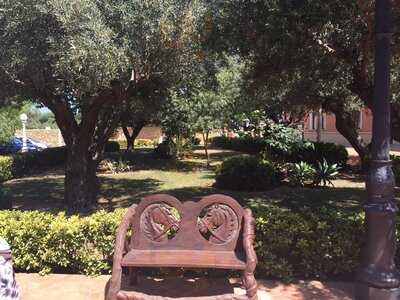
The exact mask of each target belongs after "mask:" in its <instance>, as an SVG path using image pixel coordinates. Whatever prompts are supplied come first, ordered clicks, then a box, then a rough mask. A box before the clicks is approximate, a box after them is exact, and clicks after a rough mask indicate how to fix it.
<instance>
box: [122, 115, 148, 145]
mask: <svg viewBox="0 0 400 300" xmlns="http://www.w3.org/2000/svg"><path fill="white" fill-rule="evenodd" d="M145 125H146V122H145V121H139V122H138V123H137V124H136V125H135V126H133V127H132V133H129V130H128V127H127V126H126V125H125V126H122V131H123V132H124V135H125V138H126V148H127V150H128V151H132V150H133V149H134V148H135V140H136V138H137V137H138V135H139V133H140V131H142V129H143V127H144V126H145Z"/></svg>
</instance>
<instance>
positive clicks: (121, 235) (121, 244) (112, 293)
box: [106, 204, 137, 300]
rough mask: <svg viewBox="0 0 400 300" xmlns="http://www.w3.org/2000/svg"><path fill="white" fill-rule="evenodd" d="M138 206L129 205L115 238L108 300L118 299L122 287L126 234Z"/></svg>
mask: <svg viewBox="0 0 400 300" xmlns="http://www.w3.org/2000/svg"><path fill="white" fill-rule="evenodd" d="M136 206H137V205H136V204H133V205H132V206H131V207H129V209H128V211H127V213H126V214H125V216H124V217H123V219H122V222H121V224H120V225H119V227H118V230H117V236H116V239H115V248H114V257H113V266H112V277H111V279H110V283H109V288H108V291H107V296H106V300H116V299H117V293H118V292H119V290H120V289H121V278H122V267H121V261H122V257H123V255H124V254H125V245H126V234H127V232H128V230H129V228H131V227H132V222H133V217H134V215H135V211H136Z"/></svg>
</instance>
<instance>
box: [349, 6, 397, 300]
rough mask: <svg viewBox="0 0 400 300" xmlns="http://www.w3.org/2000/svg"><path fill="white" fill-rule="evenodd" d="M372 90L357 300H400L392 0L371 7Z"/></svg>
mask: <svg viewBox="0 0 400 300" xmlns="http://www.w3.org/2000/svg"><path fill="white" fill-rule="evenodd" d="M375 5H376V6H375V20H376V25H375V30H376V31H375V32H376V39H375V41H376V45H375V90H374V105H373V115H374V121H373V130H372V160H371V164H370V171H369V174H368V179H367V191H368V200H367V201H366V203H365V205H364V209H365V213H366V230H367V233H366V244H365V246H364V248H363V258H362V262H361V267H360V271H359V273H358V284H357V285H356V298H357V299H358V300H369V299H374V300H389V299H390V300H392V299H393V300H394V299H400V288H399V286H400V275H399V273H398V271H397V269H396V265H395V263H394V257H395V253H396V236H395V234H396V232H395V231H396V228H395V223H396V222H395V221H396V220H395V219H396V214H397V211H398V208H397V205H396V203H395V196H394V175H393V171H392V167H391V161H390V155H389V151H390V136H391V135H390V59H391V57H390V56H391V55H390V42H391V35H392V28H391V27H392V24H391V0H376V4H375Z"/></svg>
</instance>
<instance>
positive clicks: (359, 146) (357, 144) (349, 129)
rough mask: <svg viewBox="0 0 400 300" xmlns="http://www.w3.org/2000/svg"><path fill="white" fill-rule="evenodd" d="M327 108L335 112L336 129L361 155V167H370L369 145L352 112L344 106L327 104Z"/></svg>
mask: <svg viewBox="0 0 400 300" xmlns="http://www.w3.org/2000/svg"><path fill="white" fill-rule="evenodd" d="M325 108H326V109H327V110H329V111H331V112H332V113H334V114H335V117H336V122H335V123H336V130H337V131H338V132H339V133H340V134H341V135H343V137H344V138H345V139H346V140H347V141H348V142H349V143H350V145H351V146H352V147H353V148H354V150H355V151H356V152H357V154H358V156H359V157H360V162H361V169H362V170H363V171H366V170H367V169H368V158H369V147H368V145H366V144H365V142H364V141H363V139H362V137H361V136H360V135H359V133H358V130H357V124H356V122H355V121H354V118H353V116H352V114H351V113H349V112H347V111H345V109H344V108H343V107H342V106H337V105H329V104H328V105H326V107H325Z"/></svg>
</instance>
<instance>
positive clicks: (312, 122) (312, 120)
mask: <svg viewBox="0 0 400 300" xmlns="http://www.w3.org/2000/svg"><path fill="white" fill-rule="evenodd" d="M308 128H309V129H311V130H317V128H318V112H310V113H309V115H308ZM321 129H322V130H324V129H326V113H322V114H321Z"/></svg>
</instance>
